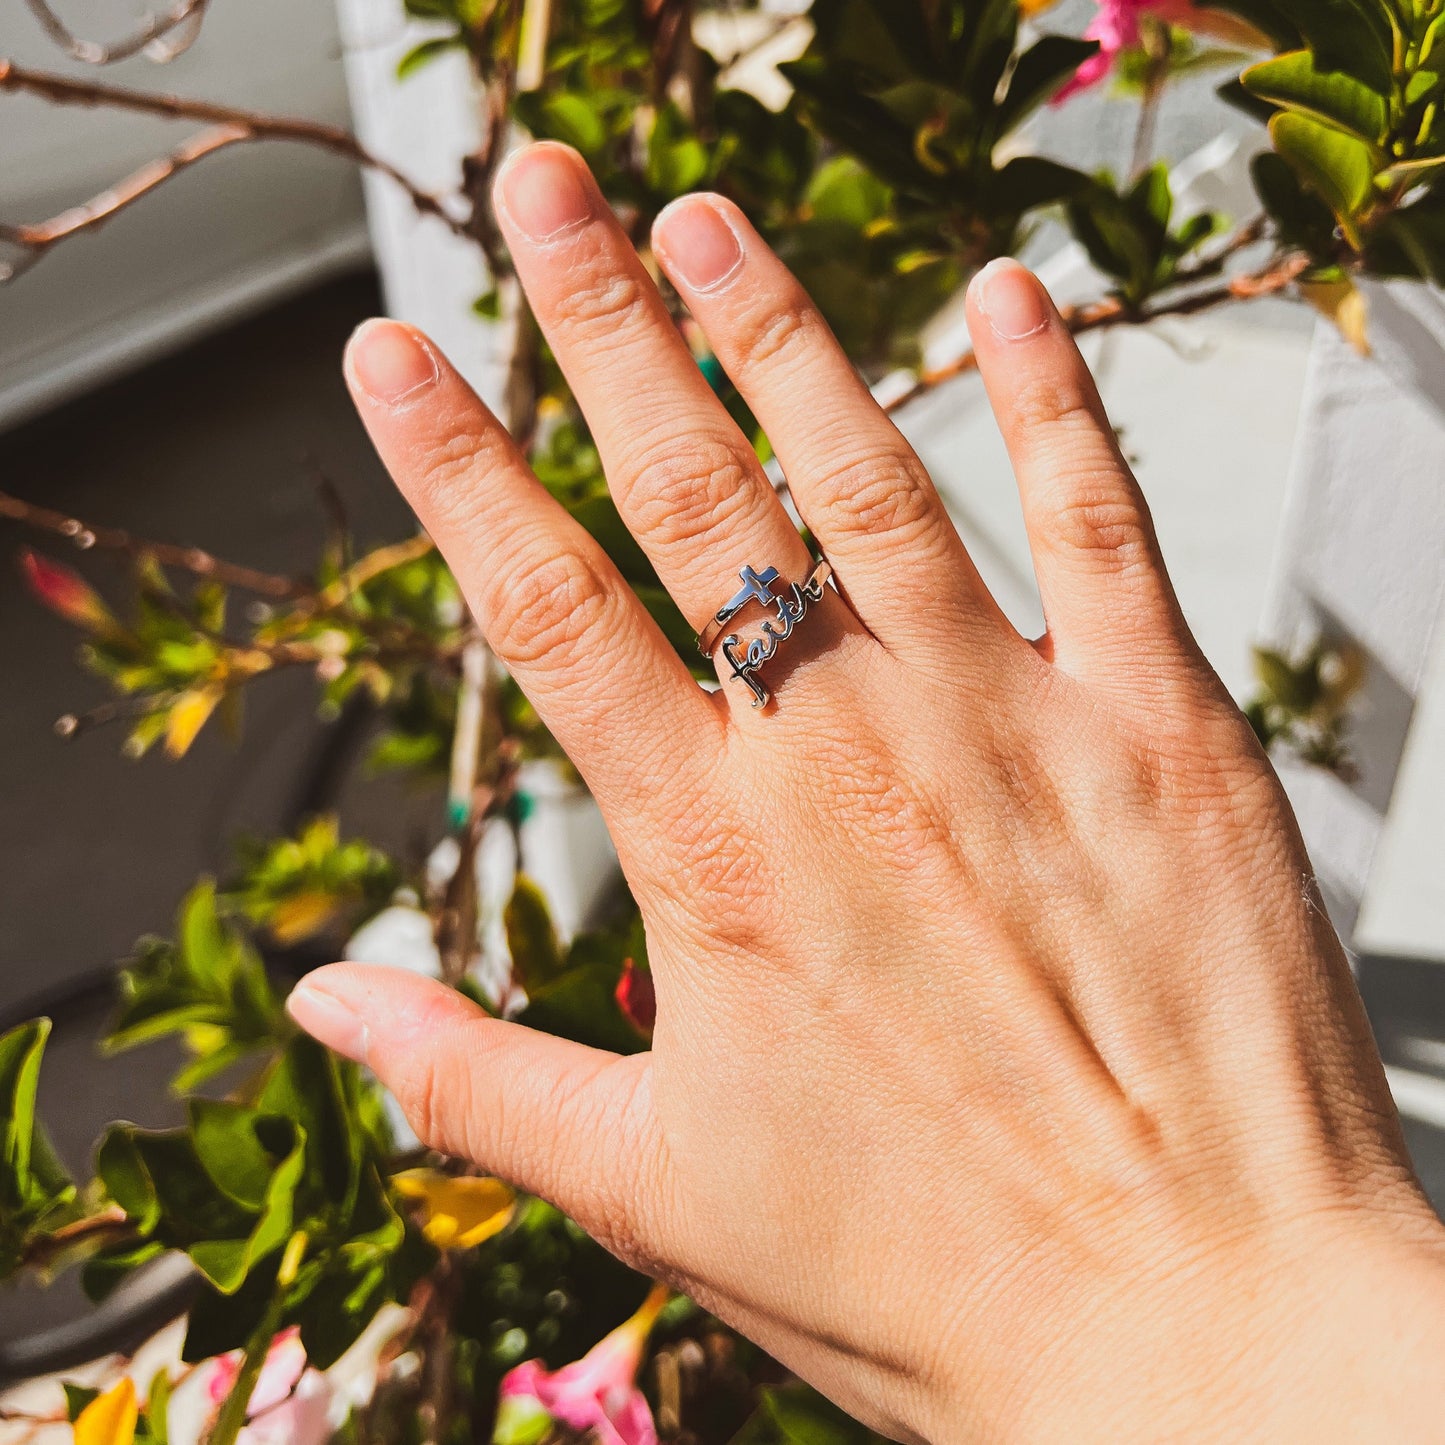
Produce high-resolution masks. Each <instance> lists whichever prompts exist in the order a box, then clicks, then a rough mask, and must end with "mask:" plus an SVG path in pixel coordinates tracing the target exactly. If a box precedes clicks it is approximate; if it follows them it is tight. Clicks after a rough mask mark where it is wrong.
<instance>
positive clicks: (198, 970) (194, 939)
mask: <svg viewBox="0 0 1445 1445" xmlns="http://www.w3.org/2000/svg"><path fill="white" fill-rule="evenodd" d="M179 937H180V946H181V959H182V961H183V962H184V964H185V966H186V968H187V969H188V970H189V971H190V972H191V973H192V974H193V975H194V976H195V977H197V978H205V977H210V976H215V975H220V974H223V973H228V972H229V971H230V969H231V967H232V966H233V960H234V950H233V949H232V948H231V943H230V940H229V939H228V938H227V936H226V934H225V932H224V931H223V930H222V928H221V919H220V915H219V913H218V912H217V911H216V885H215V883H214V882H212V881H211V880H210V879H206V880H204V881H203V882H201V883H198V884H197V885H196V886H195V887H194V888H193V889H191V891H190V893H189V894H187V895H186V900H185V902H184V903H182V904H181V913H180V932H179Z"/></svg>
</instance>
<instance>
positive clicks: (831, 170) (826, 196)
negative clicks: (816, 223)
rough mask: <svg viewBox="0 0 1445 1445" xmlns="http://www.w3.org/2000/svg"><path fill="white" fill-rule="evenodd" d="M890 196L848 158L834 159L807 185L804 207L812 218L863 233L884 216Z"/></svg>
mask: <svg viewBox="0 0 1445 1445" xmlns="http://www.w3.org/2000/svg"><path fill="white" fill-rule="evenodd" d="M892 199H893V193H892V192H891V191H890V190H889V189H888V187H887V186H886V185H885V184H884V183H883V182H882V181H880V180H879V179H878V177H877V176H875V175H874V174H873V173H872V172H871V171H869V170H867V169H866V168H865V167H864V166H861V165H859V163H858V162H857V161H856V160H854V159H853V157H852V156H834V157H832V158H831V159H830V160H827V161H825V162H824V163H823V164H822V165H821V166H819V167H818V169H817V171H816V172H815V173H814V174H813V177H812V179H811V180H810V181H809V182H808V191H807V205H808V209H809V210H810V211H811V212H812V213H813V216H814V218H815V219H817V220H820V221H836V222H838V223H840V224H842V225H845V226H852V227H855V228H856V229H858V230H860V231H861V230H863V229H864V228H865V227H866V226H869V225H871V224H872V223H873V222H874V221H876V220H878V219H879V217H881V216H885V215H887V213H888V208H889V206H890V205H891V203H892Z"/></svg>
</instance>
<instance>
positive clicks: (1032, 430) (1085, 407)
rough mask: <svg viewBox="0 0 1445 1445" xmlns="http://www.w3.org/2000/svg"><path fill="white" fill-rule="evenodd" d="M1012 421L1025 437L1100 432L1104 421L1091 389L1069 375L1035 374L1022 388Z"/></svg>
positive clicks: (1013, 407) (1016, 400)
mask: <svg viewBox="0 0 1445 1445" xmlns="http://www.w3.org/2000/svg"><path fill="white" fill-rule="evenodd" d="M1011 409H1012V412H1013V421H1014V424H1015V425H1016V426H1017V427H1018V429H1019V430H1020V431H1021V432H1022V433H1023V435H1024V436H1025V438H1034V439H1036V438H1037V437H1039V436H1040V435H1050V434H1057V433H1059V432H1060V431H1065V432H1086V433H1089V434H1097V433H1098V432H1099V430H1100V428H1101V426H1102V425H1103V423H1102V422H1101V420H1100V417H1099V411H1098V408H1097V405H1096V403H1095V400H1094V396H1093V394H1092V393H1091V391H1089V390H1086V389H1085V388H1084V387H1083V386H1081V385H1080V384H1079V383H1078V382H1077V381H1076V380H1074V379H1071V378H1068V377H1059V376H1047V377H1035V378H1033V379H1031V380H1030V381H1028V382H1027V383H1025V384H1024V385H1023V386H1021V387H1020V388H1019V391H1018V393H1017V394H1016V395H1015V397H1014V398H1013V403H1012V408H1011Z"/></svg>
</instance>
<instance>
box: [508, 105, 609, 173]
mask: <svg viewBox="0 0 1445 1445" xmlns="http://www.w3.org/2000/svg"><path fill="white" fill-rule="evenodd" d="M515 109H516V112H517V116H518V119H519V120H520V121H521V122H522V124H523V125H524V126H526V128H527V129H528V130H529V131H531V133H532V134H533V136H535V137H536V138H537V139H538V140H559V141H562V142H564V143H565V144H567V145H570V146H573V147H575V148H576V149H577V150H579V151H581V153H582V154H583V155H584V156H586V157H588V159H592V158H594V157H596V156H597V155H598V154H600V152H601V151H602V150H603V148H604V147H605V146H606V145H607V143H608V142H609V141H610V140H611V139H612V130H611V126H610V124H609V120H608V116H607V112H606V111H605V110H604V109H603V108H602V107H601V106H600V105H599V104H598V103H597V101H596V100H594V99H593V98H592V97H590V96H587V95H581V94H578V93H577V92H575V91H567V90H549V91H533V92H530V93H529V94H526V95H520V96H518V97H517V100H516V104H515Z"/></svg>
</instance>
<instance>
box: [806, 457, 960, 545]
mask: <svg viewBox="0 0 1445 1445" xmlns="http://www.w3.org/2000/svg"><path fill="white" fill-rule="evenodd" d="M817 490H818V494H819V501H820V502H821V503H822V505H823V507H824V508H825V509H826V510H827V511H828V513H829V515H830V516H831V517H832V518H833V520H834V524H835V525H837V526H842V527H845V528H847V529H848V530H851V531H854V532H857V533H860V534H865V535H880V534H887V535H889V536H893V537H896V538H897V539H898V540H899V541H900V542H903V543H907V542H910V541H913V540H916V539H917V538H919V537H921V536H923V535H924V534H926V533H927V532H930V531H932V530H933V529H934V528H935V527H936V526H937V522H938V502H937V498H936V494H935V493H934V490H933V483H932V481H931V480H930V479H929V476H928V473H927V472H926V471H925V470H924V468H923V463H922V462H920V461H919V460H918V458H917V457H916V456H914V455H913V453H912V452H911V451H909V450H908V449H907V448H906V447H898V448H893V449H889V450H887V451H885V452H882V453H878V452H874V453H871V454H867V455H864V456H860V457H857V458H855V459H853V460H851V461H849V462H847V463H846V464H845V465H843V466H842V467H840V468H838V469H836V470H834V471H833V472H831V473H830V474H829V476H828V477H827V478H826V480H824V481H823V482H822V483H821V484H820V485H819V487H818V489H817Z"/></svg>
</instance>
